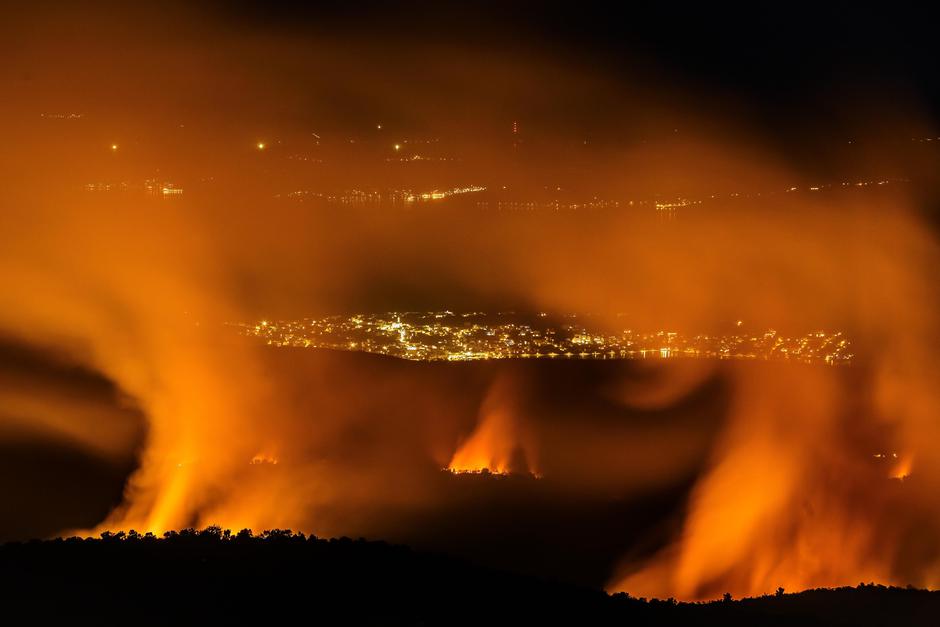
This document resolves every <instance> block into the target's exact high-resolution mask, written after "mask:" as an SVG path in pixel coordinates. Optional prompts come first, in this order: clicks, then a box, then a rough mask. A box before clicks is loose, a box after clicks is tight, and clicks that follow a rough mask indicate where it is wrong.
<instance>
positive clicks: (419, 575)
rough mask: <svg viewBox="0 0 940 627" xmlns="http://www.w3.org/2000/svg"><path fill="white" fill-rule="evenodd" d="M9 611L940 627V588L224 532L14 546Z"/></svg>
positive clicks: (252, 618) (4, 593)
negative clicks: (489, 557) (738, 578)
mask: <svg viewBox="0 0 940 627" xmlns="http://www.w3.org/2000/svg"><path fill="white" fill-rule="evenodd" d="M0 603H2V607H3V608H4V614H5V615H7V616H10V615H16V614H19V613H21V612H27V615H29V616H31V617H32V619H33V621H35V622H48V621H50V620H56V621H62V622H64V621H69V622H73V621H75V620H77V619H94V620H96V621H98V623H99V624H118V623H122V624H145V625H146V624H177V625H180V624H181V625H187V624H200V625H205V624H232V623H258V624H274V623H275V622H281V621H290V622H291V623H295V624H296V623H298V622H299V623H306V624H345V625H362V624H367V625H368V624H376V625H378V624H381V625H484V624H485V625H530V624H546V625H547V624H570V625H585V624H603V625H615V624H616V625H723V626H728V625H732V626H733V625H934V624H937V618H938V617H940V592H927V591H923V590H913V589H901V588H886V587H884V586H875V585H860V586H859V587H857V588H841V589H836V590H813V591H806V592H801V593H799V594H786V593H785V592H784V591H783V590H778V593H777V594H776V595H773V596H766V597H761V598H755V599H744V600H741V601H736V600H731V599H729V598H726V599H725V600H722V601H715V602H711V603H703V604H688V603H676V602H674V601H672V600H665V601H659V600H654V601H647V600H645V599H635V598H632V597H629V596H628V595H623V594H620V595H613V596H610V595H607V594H605V593H604V592H603V591H600V590H592V589H588V588H579V587H575V586H570V585H567V584H561V583H554V582H550V581H545V580H541V579H537V578H532V577H526V576H521V575H513V574H509V573H505V572H499V571H493V570H488V569H484V568H481V567H478V566H474V565H471V564H468V563H466V562H462V561H459V560H455V559H451V558H447V557H443V556H440V555H435V554H429V553H419V552H416V551H413V550H411V549H409V548H407V547H404V546H394V545H389V544H386V543H384V542H369V541H365V540H361V539H360V540H351V539H349V538H340V539H333V540H323V539H319V538H315V537H305V536H304V535H302V534H292V533H291V532H290V531H283V530H273V531H268V532H265V533H263V534H261V535H260V536H254V535H252V534H251V533H250V532H248V531H241V532H239V533H235V534H233V533H231V532H229V531H222V530H220V529H218V528H209V529H206V530H204V531H194V530H184V531H181V532H178V533H175V532H174V533H168V534H166V535H165V537H163V538H157V537H155V536H153V535H149V534H147V535H140V534H137V533H135V532H129V533H127V534H124V533H117V534H110V533H105V534H103V535H102V536H101V538H95V539H81V538H69V539H57V540H49V541H31V542H26V543H10V544H6V545H3V546H2V547H0ZM14 613H15V614H14ZM285 624H286V622H285Z"/></svg>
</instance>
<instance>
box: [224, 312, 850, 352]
mask: <svg viewBox="0 0 940 627" xmlns="http://www.w3.org/2000/svg"><path fill="white" fill-rule="evenodd" d="M591 321H592V319H591V317H590V316H582V317H578V316H575V315H565V316H561V317H559V318H557V319H555V317H547V314H539V315H537V316H526V315H520V314H515V313H500V314H486V313H482V312H471V313H460V314H456V313H453V312H451V311H437V312H404V313H396V312H390V313H383V314H358V315H353V316H329V317H326V318H319V319H314V318H303V319H299V320H286V321H284V320H281V321H277V322H273V321H266V320H265V321H262V322H260V323H256V324H239V325H238V326H239V327H240V328H241V331H242V333H244V334H245V335H248V336H252V337H256V338H259V339H261V340H263V341H264V342H265V343H267V344H268V345H271V346H281V347H303V348H321V349H322V348H326V349H334V350H346V351H359V352H366V353H374V354H378V355H388V356H392V357H398V358H401V359H408V360H413V361H480V360H493V359H672V358H705V359H742V360H773V361H793V362H800V363H807V364H827V365H839V364H848V363H850V362H851V361H852V359H853V357H854V355H853V354H852V352H851V351H852V348H851V343H850V342H849V340H848V339H846V338H845V337H844V336H843V334H842V333H841V332H825V331H814V332H812V333H808V334H805V335H801V336H795V337H786V336H783V335H781V334H779V333H777V331H775V330H773V329H768V330H766V331H764V332H762V333H757V334H750V333H746V332H743V331H741V330H740V329H741V327H740V325H738V326H737V327H736V328H737V329H738V330H737V332H735V333H731V334H726V335H705V334H699V335H685V334H681V333H678V332H675V331H666V330H661V331H635V330H633V329H623V330H620V331H618V332H610V331H606V332H601V331H598V330H597V329H594V328H591V327H592V326H593V325H591V324H590V323H591Z"/></svg>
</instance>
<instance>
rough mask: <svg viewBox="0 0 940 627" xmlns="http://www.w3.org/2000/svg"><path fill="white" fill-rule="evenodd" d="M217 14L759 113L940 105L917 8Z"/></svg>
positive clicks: (595, 5) (227, 10)
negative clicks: (888, 95) (873, 100)
mask: <svg viewBox="0 0 940 627" xmlns="http://www.w3.org/2000/svg"><path fill="white" fill-rule="evenodd" d="M220 14H221V15H225V16H227V19H229V20H232V21H233V22H235V23H238V24H240V25H252V26H253V27H255V28H258V29H269V30H272V31H284V30H288V31H293V32H296V33H306V34H309V35H311V36H316V35H318V34H328V33H335V32H338V31H339V32H350V31H354V32H359V33H367V34H368V36H369V37H372V38H375V39H376V40H377V41H381V42H382V43H383V44H384V45H387V46H389V47H390V48H396V47H400V46H407V45H409V42H414V41H422V42H439V43H444V42H447V43H459V44H464V45H467V46H469V47H495V48H499V49H528V50H530V51H533V50H537V51H539V52H544V51H546V50H547V51H549V52H550V53H554V54H558V55H560V56H565V57H569V58H575V59H579V60H581V61H582V62H583V63H585V64H597V65H600V66H603V67H604V69H605V71H609V72H613V73H616V72H617V71H618V69H619V70H620V71H622V72H623V74H624V76H627V75H628V72H629V73H630V74H633V73H634V72H636V71H637V70H640V71H648V72H653V71H656V70H661V71H666V72H669V73H671V74H674V75H675V76H676V77H677V79H678V80H682V81H689V82H692V83H697V84H700V85H703V86H708V87H709V88H712V89H717V90H720V91H726V92H727V93H729V94H732V95H734V96H735V97H741V98H746V99H748V100H750V101H752V102H753V103H754V105H755V106H757V107H758V108H760V109H765V110H766V111H767V112H768V113H780V112H781V111H783V110H785V109H787V110H791V111H792V108H793V106H794V105H797V106H798V107H800V106H809V105H811V104H815V105H818V104H819V101H820V99H822V100H826V99H834V98H838V97H839V96H840V95H843V96H845V95H847V94H846V92H845V91H844V90H861V89H862V88H865V87H869V88H870V87H875V88H878V89H883V90H886V91H888V92H892V91H895V90H900V91H903V92H907V95H912V94H913V95H917V96H920V97H923V98H925V99H929V100H930V101H931V102H932V103H933V104H934V105H935V104H936V98H937V97H938V95H940V94H938V86H940V84H938V78H937V75H936V72H935V59H936V58H937V57H938V54H937V53H938V47H940V45H938V42H937V39H936V37H935V36H934V33H933V32H932V31H933V24H934V21H933V20H932V19H931V15H930V12H929V10H928V9H927V8H926V7H925V5H924V4H923V3H910V4H908V3H896V2H892V3H886V2H882V3H866V2H827V3H800V2H762V3H740V4H738V3H700V2H636V3H634V2H630V3H607V2H578V3H537V2H518V3H501V2H479V3H470V4H467V5H462V6H461V5H454V4H451V3H443V6H442V3H437V2H404V3H394V6H392V5H389V4H387V3H382V2H365V3H356V5H355V7H353V6H351V5H349V4H348V3H339V2H336V3H325V4H324V3H316V4H315V5H311V4H310V3H302V2H280V1H276V2H265V3H248V2H241V3H235V4H234V5H233V4H232V3H224V5H223V8H222V11H221V13H220Z"/></svg>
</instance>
